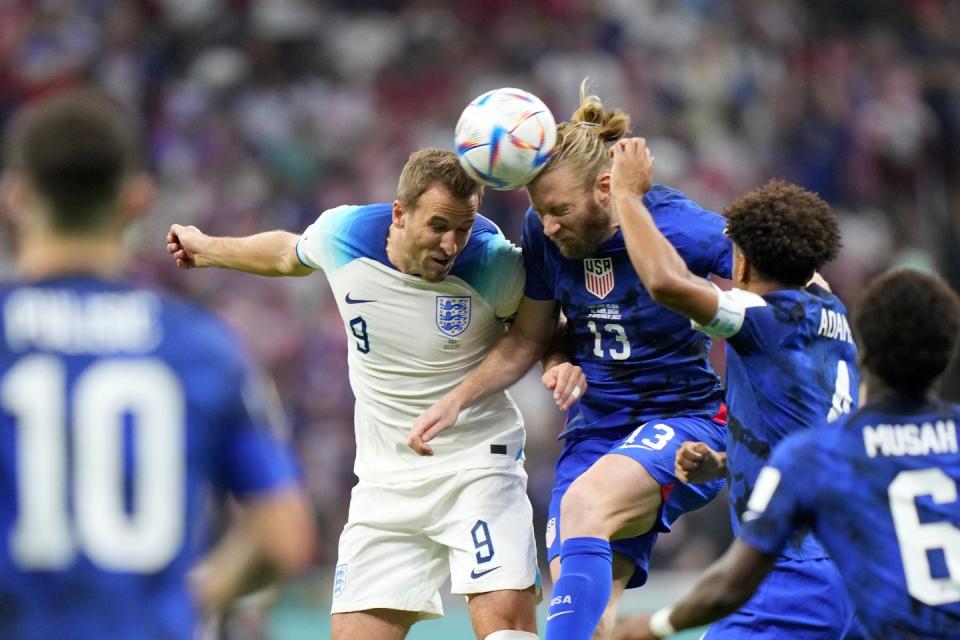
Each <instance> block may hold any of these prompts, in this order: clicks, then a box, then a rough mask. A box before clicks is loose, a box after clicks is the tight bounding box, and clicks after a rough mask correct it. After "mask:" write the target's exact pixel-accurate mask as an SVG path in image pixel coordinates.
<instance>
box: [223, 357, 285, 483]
mask: <svg viewBox="0 0 960 640" xmlns="http://www.w3.org/2000/svg"><path fill="white" fill-rule="evenodd" d="M231 377H232V379H228V380H226V381H225V382H226V384H228V385H229V388H228V390H227V392H226V394H225V399H226V401H225V404H224V406H225V407H226V408H227V409H226V411H225V413H224V415H223V418H222V419H223V420H224V424H223V425H222V431H221V433H222V434H223V437H222V440H221V445H220V450H219V452H218V453H219V456H220V465H219V472H220V480H221V484H222V485H223V487H224V488H225V489H226V490H228V491H229V492H231V493H232V494H234V495H235V496H237V497H238V498H240V499H244V498H247V497H250V496H252V495H258V494H264V493H270V492H272V491H275V490H277V489H281V488H285V487H289V486H296V485H298V484H299V483H300V470H299V468H298V466H297V464H296V461H295V458H294V456H293V452H292V451H291V450H290V448H289V447H288V446H287V445H286V444H285V443H284V442H283V441H282V440H281V433H280V429H279V428H278V427H277V426H276V424H277V422H278V420H277V419H276V418H275V417H274V416H275V414H276V413H277V411H278V410H279V409H276V410H274V411H271V409H270V405H269V404H268V403H267V401H266V395H265V393H264V385H263V381H262V378H261V377H260V375H259V374H258V373H257V371H256V370H255V369H254V368H253V367H252V366H250V365H249V364H247V363H246V361H243V362H241V363H239V364H238V365H237V370H236V372H235V375H233V376H231Z"/></svg>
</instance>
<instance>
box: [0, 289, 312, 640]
mask: <svg viewBox="0 0 960 640" xmlns="http://www.w3.org/2000/svg"><path fill="white" fill-rule="evenodd" d="M267 426H268V425H267V422H266V420H265V411H264V408H263V405H262V403H261V401H260V398H259V394H258V393H257V391H256V383H255V378H254V376H253V375H252V373H251V370H250V368H249V367H248V365H247V363H246V362H245V360H244V358H243V356H242V351H241V350H240V348H239V346H238V344H237V342H236V340H234V339H233V338H232V337H231V334H230V333H229V332H228V331H227V330H226V328H225V326H224V325H223V324H222V323H220V322H218V321H216V320H214V319H213V318H212V317H211V316H210V315H209V314H207V313H206V312H204V311H202V310H200V309H199V308H197V307H195V306H193V305H190V304H187V303H184V302H180V301H177V300H173V299H169V298H166V297H161V296H159V295H156V294H154V293H150V292H147V291H144V290H142V289H136V288H132V287H129V286H126V285H123V284H120V283H111V282H107V281H102V280H98V279H93V278H86V277H79V276H78V277H67V278H60V279H55V280H47V281H42V282H37V283H34V284H31V285H20V286H8V287H2V288H0V637H2V638H27V639H33V638H37V639H39V638H113V639H115V640H120V639H125V638H138V639H139V638H165V639H166V638H191V637H193V633H194V626H195V621H196V620H195V619H196V612H195V611H194V605H193V603H192V602H191V598H190V596H189V594H188V591H187V587H186V583H185V575H186V573H187V571H188V570H189V569H190V568H191V566H192V565H193V564H194V563H195V561H196V560H197V556H198V554H199V552H200V551H201V550H202V545H203V543H204V542H205V540H204V538H205V535H206V532H205V528H204V526H203V523H204V516H205V513H206V511H207V509H206V507H207V506H208V505H207V504H206V502H207V500H206V498H207V497H208V496H209V493H210V491H208V489H209V488H211V487H212V488H216V489H225V490H229V491H231V492H232V493H234V494H236V495H238V496H239V497H245V496H249V495H251V494H259V493H262V492H266V491H271V490H274V489H277V488H279V487H282V486H288V485H290V484H293V483H295V482H296V477H295V475H296V474H295V469H294V465H293V464H292V459H291V458H290V456H289V454H288V453H287V452H286V451H285V449H284V448H283V447H281V445H279V444H278V443H277V441H276V440H275V439H274V437H273V435H272V434H271V433H270V432H269V429H268V428H267Z"/></svg>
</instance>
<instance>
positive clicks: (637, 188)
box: [610, 138, 654, 195]
mask: <svg viewBox="0 0 960 640" xmlns="http://www.w3.org/2000/svg"><path fill="white" fill-rule="evenodd" d="M610 157H611V158H612V159H613V166H612V167H611V168H610V190H611V191H618V190H619V191H621V192H623V191H628V192H631V193H635V194H637V195H643V194H645V193H646V192H647V189H649V188H650V185H651V184H653V160H654V158H653V155H652V154H651V153H650V149H648V148H647V141H646V140H644V139H643V138H626V139H624V140H619V141H618V142H616V143H615V144H614V145H613V146H612V147H610Z"/></svg>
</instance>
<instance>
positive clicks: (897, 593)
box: [616, 270, 960, 640]
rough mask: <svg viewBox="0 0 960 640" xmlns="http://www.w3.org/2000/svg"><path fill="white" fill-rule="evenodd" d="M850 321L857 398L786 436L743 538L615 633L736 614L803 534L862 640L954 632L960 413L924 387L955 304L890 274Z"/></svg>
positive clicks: (664, 630) (942, 360)
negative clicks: (846, 603) (817, 546)
mask: <svg viewBox="0 0 960 640" xmlns="http://www.w3.org/2000/svg"><path fill="white" fill-rule="evenodd" d="M853 324H854V331H855V334H856V336H857V340H858V342H859V346H860V362H861V366H862V370H863V376H864V380H865V389H866V392H865V404H864V405H863V406H862V407H861V408H860V409H859V410H858V411H856V412H854V413H853V414H850V415H848V416H844V417H843V418H841V419H840V420H839V421H838V422H837V423H834V424H832V425H830V426H829V427H828V428H825V429H817V428H814V429H809V430H805V431H801V432H798V433H795V434H792V435H791V436H788V437H787V438H786V439H784V441H783V442H781V443H780V445H778V446H777V448H776V449H775V450H774V452H773V455H772V456H771V458H770V461H769V464H768V466H766V467H764V469H763V470H762V471H761V472H760V475H759V477H758V479H757V482H756V485H755V487H754V490H753V494H752V495H751V496H750V500H749V503H748V505H747V507H748V510H747V511H746V512H745V513H744V515H743V527H742V529H741V532H740V537H739V539H737V540H736V541H734V543H733V545H732V546H731V547H730V549H729V550H728V551H727V552H726V553H725V554H724V556H723V557H722V558H720V559H719V560H718V561H717V562H716V563H714V565H713V566H712V567H710V568H709V569H708V570H707V571H706V573H705V574H704V576H703V578H702V579H701V581H700V582H699V583H698V584H697V585H696V586H695V587H694V589H693V590H692V591H691V592H690V594H689V595H688V596H686V597H685V598H684V599H683V600H682V601H681V602H680V603H678V604H677V605H676V606H675V607H673V608H672V609H670V608H668V609H661V610H660V611H658V612H656V613H654V614H653V616H652V617H648V616H639V617H637V618H634V619H629V620H625V621H624V622H623V623H622V624H621V626H620V627H618V629H617V634H616V637H617V639H618V640H650V639H652V638H663V637H667V636H668V635H670V634H671V633H673V632H674V631H677V630H680V629H685V628H689V627H693V626H698V625H701V624H706V623H707V622H710V621H712V620H716V619H717V618H719V617H721V616H723V615H725V614H726V613H728V612H730V611H733V610H735V609H736V608H738V607H740V606H741V605H742V604H743V603H744V602H746V601H747V599H748V598H750V597H751V595H752V594H753V592H754V590H755V589H756V588H757V586H758V585H759V584H760V582H761V581H762V580H763V579H764V576H765V575H767V572H768V571H770V570H771V568H773V567H774V566H775V564H776V559H777V557H778V555H779V554H780V553H782V551H783V550H784V549H786V548H788V547H789V546H790V544H791V543H792V540H794V539H796V536H797V535H798V532H802V531H805V530H812V531H813V533H814V534H815V535H816V536H817V539H818V540H820V542H821V543H822V544H823V546H824V547H825V548H826V549H827V551H828V552H829V553H830V556H831V557H832V558H833V559H834V560H835V562H836V564H837V568H838V569H839V571H840V574H841V575H842V576H843V581H844V583H845V585H846V589H847V591H848V593H849V594H850V598H851V600H853V603H854V606H855V608H856V610H857V614H858V619H859V620H860V623H861V626H862V628H863V631H864V633H865V634H866V635H867V637H869V638H872V639H874V640H921V639H923V640H935V639H948V638H949V639H954V640H955V639H957V638H960V503H958V489H960V450H958V443H957V423H958V422H960V407H957V406H956V405H951V404H946V403H943V402H940V401H938V400H937V399H936V398H935V397H934V396H933V395H931V393H930V391H931V388H932V386H933V384H934V382H935V381H936V379H937V377H938V376H939V375H940V374H941V373H942V372H943V370H944V369H945V368H946V366H947V362H948V361H949V359H950V356H951V354H952V353H953V352H954V351H955V348H956V344H957V336H958V335H960V299H958V298H957V295H956V294H955V293H954V292H953V291H952V290H950V288H949V287H948V286H947V285H946V284H945V283H943V282H942V281H940V280H939V279H937V278H935V277H933V276H930V275H927V274H923V273H920V272H917V271H912V270H900V271H893V272H890V273H887V274H885V275H883V276H880V277H879V278H878V279H877V280H875V281H874V282H872V283H871V284H870V285H868V287H867V289H866V291H865V292H864V294H863V297H862V298H861V300H860V301H859V304H858V305H857V307H856V312H855V315H854V322H853ZM787 604H788V603H784V605H785V607H786V606H787ZM789 604H794V605H796V606H800V607H802V606H803V603H802V602H796V601H791V602H790V603H789ZM785 637H793V636H785Z"/></svg>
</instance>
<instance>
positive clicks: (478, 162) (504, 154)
mask: <svg viewBox="0 0 960 640" xmlns="http://www.w3.org/2000/svg"><path fill="white" fill-rule="evenodd" d="M454 139H455V142H456V145H457V157H458V158H460V164H461V166H463V168H464V170H465V171H466V172H467V173H468V174H469V175H470V177H471V178H473V179H474V180H476V181H477V182H479V183H481V184H484V185H486V186H488V187H493V188H494V189H516V188H517V187H522V186H524V185H525V184H527V183H529V182H530V181H531V180H533V179H534V178H535V177H536V176H537V174H538V173H540V171H541V170H542V169H543V167H544V166H545V165H546V164H547V162H549V160H550V157H551V156H552V155H553V149H554V147H555V146H556V144H557V123H556V121H555V120H554V119H553V114H552V113H550V110H549V109H548V108H547V105H545V104H543V101H541V100H540V98H538V97H537V96H535V95H533V94H532V93H529V92H527V91H524V90H522V89H511V88H503V89H494V90H493V91H488V92H486V93H484V94H483V95H481V96H479V97H478V98H476V99H475V100H474V101H473V102H471V103H470V104H468V105H467V108H466V109H464V110H463V113H462V114H460V120H459V121H458V122H457V128H456V130H455V131H454Z"/></svg>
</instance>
